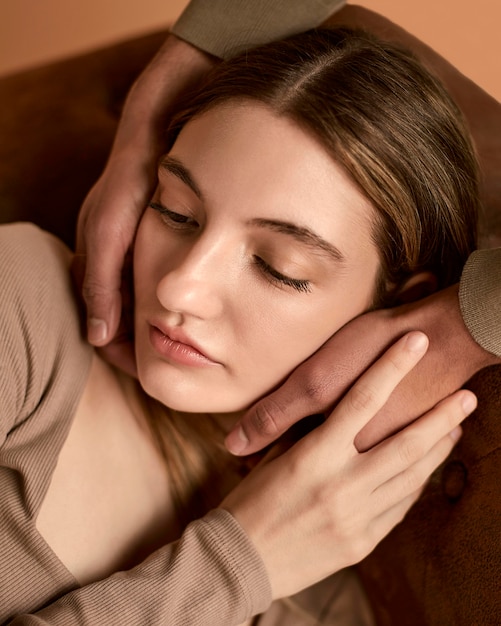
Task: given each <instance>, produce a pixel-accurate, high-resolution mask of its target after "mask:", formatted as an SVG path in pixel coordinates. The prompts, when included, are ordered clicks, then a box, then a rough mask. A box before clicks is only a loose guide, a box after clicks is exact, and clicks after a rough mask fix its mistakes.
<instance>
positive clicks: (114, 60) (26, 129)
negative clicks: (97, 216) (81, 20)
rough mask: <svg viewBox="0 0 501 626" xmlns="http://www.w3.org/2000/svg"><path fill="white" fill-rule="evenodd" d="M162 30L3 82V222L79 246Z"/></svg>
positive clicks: (0, 102)
mask: <svg viewBox="0 0 501 626" xmlns="http://www.w3.org/2000/svg"><path fill="white" fill-rule="evenodd" d="M165 37H166V33H165V32H158V33H153V34H151V35H147V36H145V37H141V38H138V39H133V40H130V41H126V42H124V43H121V44H116V45H113V46H110V47H108V48H103V49H101V50H98V51H96V52H91V53H89V54H85V55H81V56H77V57H74V58H71V59H68V60H64V61H61V62H59V63H52V64H49V65H46V66H43V67H39V68H36V69H33V70H30V71H27V72H22V73H19V74H14V75H11V76H8V77H5V78H3V79H0V138H1V139H0V222H11V221H15V220H28V221H32V222H36V223H37V224H39V225H40V226H42V227H43V228H45V229H47V230H49V231H52V232H54V233H55V234H56V235H58V236H59V237H60V238H61V239H63V240H64V241H65V242H66V243H67V244H68V245H70V246H72V245H73V242H74V233H75V224H76V216H77V213H78V210H79V208H80V205H81V203H82V201H83V199H84V198H85V195H86V193H87V192H88V190H89V189H90V187H91V186H92V184H93V183H94V182H95V180H96V179H97V178H98V176H99V174H100V173H101V170H102V169H103V167H104V164H105V162H106V158H107V156H108V153H109V150H110V147H111V142H112V140H113V136H114V133H115V129H116V126H117V123H118V118H119V116H120V111H121V108H122V105H123V101H124V99H125V96H126V94H127V91H128V90H129V87H130V85H131V84H132V82H133V81H134V79H135V78H136V76H137V75H138V74H139V73H140V72H141V70H142V69H143V68H144V66H145V65H146V64H147V63H148V61H149V60H150V58H151V57H152V56H153V54H154V53H155V52H156V50H157V49H158V48H159V47H160V45H161V43H162V42H163V41H164V40H165Z"/></svg>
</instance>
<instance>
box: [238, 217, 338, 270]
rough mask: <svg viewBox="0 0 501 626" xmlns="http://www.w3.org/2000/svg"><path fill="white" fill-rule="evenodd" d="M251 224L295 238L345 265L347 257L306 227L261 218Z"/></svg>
mask: <svg viewBox="0 0 501 626" xmlns="http://www.w3.org/2000/svg"><path fill="white" fill-rule="evenodd" d="M249 224H250V225H251V226H258V227H260V228H269V229H270V230H273V231H274V232H276V233H281V234H283V235H289V236H291V237H294V239H296V240H297V241H299V242H300V243H303V244H305V245H306V246H308V247H310V248H315V249H318V248H320V250H322V251H323V252H326V253H327V254H328V255H329V256H331V257H332V258H333V259H334V260H335V261H336V262H338V263H344V261H345V260H346V259H345V256H344V255H343V253H342V252H341V250H339V248H337V247H336V246H335V245H333V244H332V243H329V242H328V241H327V240H326V239H324V238H323V237H320V235H318V234H317V233H315V232H314V231H312V230H310V229H309V228H307V227H306V226H299V225H298V224H293V223H292V222H283V221H281V220H270V219H265V218H261V217H256V218H254V219H252V220H250V222H249Z"/></svg>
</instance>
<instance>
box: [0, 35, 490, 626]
mask: <svg viewBox="0 0 501 626" xmlns="http://www.w3.org/2000/svg"><path fill="white" fill-rule="evenodd" d="M164 36H165V33H154V34H152V35H150V36H147V37H143V38H139V39H135V40H131V41H127V42H125V43H122V44H118V45H114V46H111V47H108V48H105V49H102V50H98V51H96V52H93V53H91V54H86V55H82V56H78V57H75V58H72V59H68V60H65V61H63V62H60V63H54V64H50V65H47V66H45V67H40V68H37V69H34V70H31V71H28V72H24V73H19V74H16V75H13V76H10V77H6V78H3V79H1V80H0V137H1V140H0V221H4V222H5V221H13V220H30V221H34V222H36V223H38V224H39V225H41V226H42V227H44V228H46V229H48V230H50V231H52V232H54V233H56V234H57V235H58V236H59V237H61V238H62V239H63V240H65V241H66V242H67V243H68V244H69V245H70V246H71V245H72V244H73V241H74V231H75V222H76V214H77V211H78V209H79V206H80V204H81V202H82V200H83V198H84V197H85V194H86V192H87V190H88V189H89V187H90V186H91V184H92V183H93V181H94V180H95V179H96V178H97V176H98V174H99V173H100V171H101V169H102V167H103V165H104V163H105V160H106V155H107V152H108V150H109V147H110V143H111V141H112V137H113V134H114V131H115V128H116V125H117V121H118V118H119V115H120V110H121V106H122V103H123V100H124V96H125V94H126V92H127V90H128V88H129V86H130V84H131V82H132V81H133V79H134V77H135V76H136V75H137V74H138V72H140V70H141V68H142V67H144V65H145V64H146V63H147V61H148V59H149V58H150V57H151V56H152V55H153V53H154V51H155V50H156V49H157V47H158V46H159V45H160V43H161V41H162V40H163V38H164ZM462 92H463V93H462V98H463V106H464V107H465V108H466V109H468V111H467V112H468V114H469V116H470V119H471V120H472V125H473V126H474V127H475V128H474V130H475V131H476V133H477V136H478V137H480V139H479V146H478V148H479V152H480V157H481V162H482V168H483V171H484V187H483V194H484V199H485V203H486V207H487V211H486V216H487V217H486V222H485V225H484V232H485V233H489V232H490V233H491V235H492V234H493V236H492V238H491V241H493V242H495V241H499V239H497V238H499V237H500V236H501V218H500V216H501V184H500V181H501V105H499V104H498V103H496V102H495V101H494V100H493V99H492V98H490V97H489V96H487V94H484V93H482V92H481V90H479V89H478V88H477V87H475V85H473V84H472V83H469V82H468V81H465V82H464V84H463V86H462ZM484 240H485V241H487V239H484ZM468 386H469V387H470V388H471V389H473V390H475V391H476V392H477V394H478V395H479V398H480V405H479V409H478V410H477V412H476V414H475V415H473V416H472V417H470V418H469V419H468V420H467V422H466V426H465V428H464V436H463V438H462V440H461V442H460V444H459V445H458V446H457V448H456V450H455V451H454V452H453V454H452V456H451V457H450V459H449V460H448V461H447V462H446V463H445V464H444V465H443V467H441V468H440V469H439V470H438V471H437V472H436V473H435V475H434V477H433V479H432V481H431V482H430V484H429V486H428V488H427V489H426V491H425V493H424V495H423V496H422V498H421V499H420V501H419V502H418V503H417V504H416V505H415V506H414V508H413V509H412V511H411V512H410V513H409V515H408V516H407V518H406V519H405V521H404V522H403V523H402V524H401V525H400V526H399V527H397V529H395V531H394V532H393V533H391V535H390V536H389V537H388V538H387V539H386V540H385V541H383V542H382V543H381V544H380V546H379V547H378V548H377V549H376V550H375V551H374V553H373V554H372V555H370V556H369V557H368V558H367V559H366V560H365V561H364V562H363V563H362V564H361V565H360V567H359V571H360V575H361V577H362V580H363V583H364V585H365V588H366V590H367V593H368V596H369V599H370V601H371V604H372V607H373V610H374V613H375V616H376V620H377V623H378V624H380V625H390V624H391V625H392V626H405V625H416V626H431V625H437V626H438V625H440V626H460V625H464V626H473V625H475V626H486V625H488V624H493V625H494V624H500V623H501V583H500V582H499V578H500V576H501V449H500V444H501V368H500V367H492V368H489V369H488V370H484V371H483V372H481V373H479V374H478V375H477V376H475V378H474V379H473V380H471V381H470V383H469V385H468Z"/></svg>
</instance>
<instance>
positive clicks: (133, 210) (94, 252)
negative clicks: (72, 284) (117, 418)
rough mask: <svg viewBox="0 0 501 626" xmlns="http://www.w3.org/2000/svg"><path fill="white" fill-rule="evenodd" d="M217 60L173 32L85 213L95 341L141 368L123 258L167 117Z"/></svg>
mask: <svg viewBox="0 0 501 626" xmlns="http://www.w3.org/2000/svg"><path fill="white" fill-rule="evenodd" d="M214 62H215V60H214V59H213V58H211V57H209V56H208V55H206V54H205V53H203V52H201V51H200V50H197V49H196V48H194V47H192V46H191V45H189V44H187V43H185V42H184V41H182V40H180V39H178V38H176V37H175V36H173V35H169V37H168V39H167V41H166V43H165V44H164V46H163V47H162V48H161V50H160V51H159V52H158V54H157V56H156V57H155V58H154V59H153V61H152V62H151V63H150V64H149V66H148V67H147V68H146V69H145V71H144V72H143V74H141V76H140V77H139V79H138V80H137V82H136V83H135V84H134V86H133V87H132V89H131V91H130V93H129V95H128V97H127V101H126V103H125V107H124V111H123V114H122V118H121V121H120V124H119V127H118V131H117V134H116V138H115V142H114V144H113V148H112V151H111V154H110V158H109V160H108V164H107V165H106V168H105V170H104V172H103V174H102V176H101V177H100V179H99V180H98V182H97V183H96V185H95V186H94V187H93V189H92V190H91V191H90V193H89V195H88V196H87V198H86V200H85V202H84V204H83V206H82V209H81V211H80V215H79V220H78V230H77V246H76V255H75V262H74V274H75V277H76V280H77V283H79V284H80V285H82V292H83V297H84V300H85V304H86V306H87V326H88V339H89V341H90V343H92V344H94V345H95V346H105V345H106V344H108V343H109V342H110V341H111V340H113V339H114V338H116V341H115V342H114V344H113V345H111V346H108V347H107V348H106V350H105V355H106V356H107V358H108V359H109V360H111V361H112V362H113V363H114V364H115V365H118V366H120V367H121V368H123V369H126V370H127V371H128V372H129V373H134V371H135V366H134V359H133V353H132V348H131V345H130V341H129V338H130V330H131V329H122V330H123V332H120V333H119V336H117V331H118V328H119V324H120V320H121V317H122V315H121V314H122V308H123V304H124V301H123V294H124V288H125V293H126V292H127V289H128V284H129V281H128V280H127V276H126V275H125V274H124V272H123V268H124V259H125V257H126V254H127V252H128V250H130V247H131V245H132V242H133V239H134V235H135V232H136V228H137V224H138V222H139V219H140V217H141V215H142V212H143V210H144V208H145V206H146V204H147V202H148V200H149V199H150V197H151V193H152V191H153V188H154V185H155V180H156V168H157V161H158V157H159V156H160V154H161V152H162V151H163V150H164V149H165V146H164V145H163V143H162V139H163V136H164V130H165V127H166V126H167V123H168V117H169V115H170V113H171V111H172V108H173V106H174V104H175V101H176V100H177V99H178V97H179V96H180V95H181V94H182V93H183V92H185V91H187V90H188V89H189V88H191V87H192V86H193V85H194V84H196V83H197V82H198V81H199V80H200V79H201V77H202V76H204V75H205V73H206V72H207V71H208V70H209V69H210V68H211V67H212V65H213V64H214Z"/></svg>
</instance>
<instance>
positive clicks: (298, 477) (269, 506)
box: [221, 332, 476, 598]
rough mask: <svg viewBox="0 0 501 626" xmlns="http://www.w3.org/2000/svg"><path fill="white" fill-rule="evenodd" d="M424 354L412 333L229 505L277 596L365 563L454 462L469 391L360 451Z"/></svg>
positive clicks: (471, 403) (471, 400)
mask: <svg viewBox="0 0 501 626" xmlns="http://www.w3.org/2000/svg"><path fill="white" fill-rule="evenodd" d="M426 347H427V340H426V337H425V336H423V334H422V333H417V332H414V333H409V334H407V335H405V336H404V337H403V338H402V339H400V340H399V341H398V342H397V343H396V344H395V345H393V346H391V347H390V348H389V349H388V350H387V351H386V352H385V353H384V354H383V356H382V357H381V358H379V359H378V360H377V361H376V363H374V364H373V365H372V367H371V368H370V369H369V370H368V371H367V372H365V373H364V374H363V375H362V376H361V378H360V380H358V381H357V383H356V384H355V385H354V386H353V387H352V388H351V389H350V390H349V391H348V393H347V394H346V395H345V397H344V398H343V400H342V401H341V402H340V403H339V404H338V406H337V407H336V408H335V409H334V411H333V412H332V414H331V415H330V416H329V417H328V418H327V420H326V421H325V422H324V423H323V424H322V425H321V426H318V427H317V428H315V429H314V430H313V431H312V432H310V433H309V434H307V435H306V436H305V437H304V438H303V439H300V440H299V441H298V442H297V443H296V444H294V445H293V446H292V448H290V449H289V450H288V451H286V452H284V453H283V454H281V455H279V456H277V457H275V458H272V459H271V460H267V459H265V460H264V461H263V462H262V463H261V464H260V465H259V466H258V467H256V469H254V470H253V471H252V472H251V473H250V474H249V475H248V476H247V477H246V478H245V479H244V480H243V481H242V482H241V483H240V484H239V485H238V486H237V487H236V488H235V489H234V491H232V492H231V493H230V494H229V496H227V498H226V499H225V500H224V501H223V503H222V505H221V506H222V507H223V508H226V509H227V510H229V511H230V513H231V514H232V515H233V516H234V517H235V519H236V520H237V521H238V522H239V523H240V525H241V526H242V528H243V529H244V530H245V531H246V533H247V535H248V536H249V538H250V539H251V541H252V542H253V543H254V545H255V547H256V549H257V551H258V552H259V554H260V555H261V557H262V559H263V562H264V564H265V567H266V570H267V572H268V575H269V578H270V583H271V588H272V594H273V597H274V598H280V597H283V596H288V595H291V594H293V593H296V592H298V591H300V590H301V589H303V588H305V587H307V586H309V585H312V584H313V583H315V582H317V581H319V580H321V579H323V578H325V577H326V576H328V575H330V574H332V573H334V572H336V571H338V570H339V569H341V568H343V567H347V566H348V565H352V564H354V563H356V562H358V561H359V560H361V559H363V558H364V557H365V556H366V555H367V554H369V552H371V551H372V549H373V548H374V547H375V545H376V544H377V543H378V542H379V541H380V540H381V539H382V538H383V537H384V536H386V534H387V533H388V532H389V531H390V530H391V529H392V528H393V527H394V526H395V525H396V524H397V523H399V522H400V521H401V520H402V518H403V517H404V515H405V513H406V512H407V511H408V509H409V508H410V507H411V505H412V504H413V503H414V502H415V501H416V499H417V498H418V496H419V494H420V493H421V491H422V488H423V485H424V484H425V482H426V480H427V479H428V477H429V476H430V474H431V473H432V472H433V471H434V470H435V469H436V467H438V465H440V463H442V462H443V461H444V460H445V458H446V457H447V456H448V455H449V453H450V451H451V450H452V447H453V445H454V443H455V442H456V441H457V439H458V437H459V436H460V433H461V431H460V427H459V424H460V422H461V421H462V420H463V419H464V417H465V416H466V415H467V414H469V413H470V412H471V411H472V410H473V409H474V407H475V405H476V399H475V396H474V395H473V394H472V393H471V392H469V391H466V390H464V391H459V392H457V393H455V394H454V395H452V396H450V397H449V398H447V399H446V400H444V401H443V402H441V403H440V404H439V405H437V406H436V407H435V408H433V409H432V410H431V411H429V412H428V413H426V414H425V415H424V416H423V417H421V418H420V419H419V420H417V421H416V422H415V423H414V424H411V425H410V426H408V427H407V428H406V429H405V430H404V431H402V432H400V433H398V434H397V435H395V436H393V437H391V438H389V439H388V440H386V441H384V442H382V443H381V444H379V445H378V446H376V447H374V448H372V449H371V450H369V451H367V452H363V453H360V452H358V451H357V450H356V447H355V443H354V440H355V436H356V434H357V432H359V431H360V429H361V428H363V427H364V426H365V424H367V423H368V422H370V420H371V419H373V416H374V415H376V414H377V413H378V411H380V409H381V408H382V406H383V405H384V404H385V402H387V401H388V398H389V397H391V394H392V391H393V389H394V388H395V386H396V385H397V384H398V383H399V381H401V380H402V379H403V377H404V376H406V375H407V376H408V375H409V374H408V372H410V371H411V370H412V368H413V367H414V365H415V364H416V363H417V362H418V361H419V359H420V358H421V357H422V355H423V354H424V352H425V350H426ZM417 367H419V365H418V366H417Z"/></svg>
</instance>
